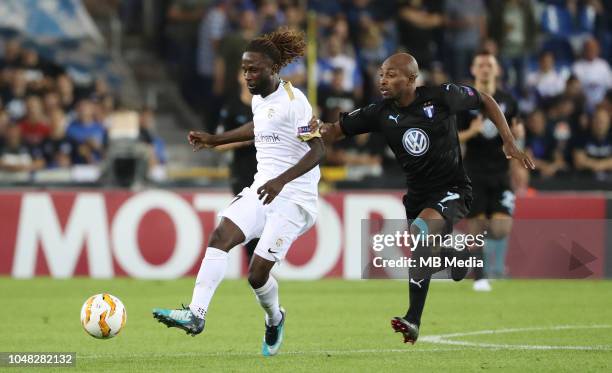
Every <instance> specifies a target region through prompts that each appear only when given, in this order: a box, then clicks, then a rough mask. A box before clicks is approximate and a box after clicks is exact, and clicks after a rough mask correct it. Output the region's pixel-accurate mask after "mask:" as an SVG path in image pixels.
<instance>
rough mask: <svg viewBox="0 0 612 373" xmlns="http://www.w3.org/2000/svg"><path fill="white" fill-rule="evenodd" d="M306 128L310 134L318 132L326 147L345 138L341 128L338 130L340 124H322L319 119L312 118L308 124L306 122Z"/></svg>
mask: <svg viewBox="0 0 612 373" xmlns="http://www.w3.org/2000/svg"><path fill="white" fill-rule="evenodd" d="M308 126H309V127H310V132H311V133H315V132H317V130H318V131H319V132H320V133H321V137H322V138H323V141H324V142H325V144H328V145H329V144H333V143H334V142H336V141H338V140H342V139H343V138H344V137H345V136H344V133H343V132H342V128H340V122H335V123H323V122H321V120H320V119H318V118H317V117H314V116H313V117H312V119H311V120H310V122H308Z"/></svg>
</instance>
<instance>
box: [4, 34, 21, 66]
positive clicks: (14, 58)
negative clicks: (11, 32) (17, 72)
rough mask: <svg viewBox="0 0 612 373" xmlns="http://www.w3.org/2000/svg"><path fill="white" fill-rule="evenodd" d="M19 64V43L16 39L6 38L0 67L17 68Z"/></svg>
mask: <svg viewBox="0 0 612 373" xmlns="http://www.w3.org/2000/svg"><path fill="white" fill-rule="evenodd" d="M20 64H21V43H20V42H19V40H18V39H8V40H7V41H6V42H5V43H4V54H3V55H2V58H1V59H0V69H7V68H17V67H19V66H20Z"/></svg>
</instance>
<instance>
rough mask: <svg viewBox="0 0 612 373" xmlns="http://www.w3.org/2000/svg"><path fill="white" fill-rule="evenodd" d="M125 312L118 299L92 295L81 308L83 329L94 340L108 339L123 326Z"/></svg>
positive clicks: (103, 295) (109, 296)
mask: <svg viewBox="0 0 612 373" xmlns="http://www.w3.org/2000/svg"><path fill="white" fill-rule="evenodd" d="M126 320H127V311H126V310H125V307H124V306H123V303H121V301H120V300H119V298H117V297H115V296H113V295H110V294H107V293H104V294H96V295H92V296H91V297H89V299H87V300H86V301H85V303H84V304H83V308H81V324H82V325H83V329H85V331H86V332H87V333H88V334H89V335H91V336H92V337H94V338H100V339H108V338H112V337H114V336H116V335H117V334H119V332H120V331H121V329H123V327H124V326H125V321H126Z"/></svg>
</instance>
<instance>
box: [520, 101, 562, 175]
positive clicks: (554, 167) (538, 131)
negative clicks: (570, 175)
mask: <svg viewBox="0 0 612 373" xmlns="http://www.w3.org/2000/svg"><path fill="white" fill-rule="evenodd" d="M568 134H569V128H568ZM566 140H567V139H566ZM526 148H527V152H528V154H529V155H530V156H531V158H532V159H533V161H534V163H535V164H536V170H537V172H539V174H540V176H542V177H544V178H548V177H551V176H554V175H555V174H556V173H557V172H559V171H561V170H564V169H565V168H566V163H565V160H564V157H563V151H562V148H561V147H560V146H559V144H558V142H557V140H556V139H555V137H554V136H553V134H552V133H551V131H549V130H547V128H546V117H545V116H544V113H543V112H542V111H541V110H536V111H534V112H533V113H531V114H529V117H528V118H527V142H526Z"/></svg>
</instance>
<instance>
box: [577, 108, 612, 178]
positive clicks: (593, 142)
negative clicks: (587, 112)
mask: <svg viewBox="0 0 612 373" xmlns="http://www.w3.org/2000/svg"><path fill="white" fill-rule="evenodd" d="M574 166H575V167H576V169H578V170H586V171H590V172H592V173H594V174H595V177H596V178H597V179H600V180H606V179H609V178H610V177H611V176H612V133H611V131H610V113H608V111H607V110H606V109H605V108H603V107H598V108H597V109H596V110H595V112H594V113H593V119H592V121H591V130H590V132H589V133H588V134H587V135H586V136H584V137H583V138H582V139H579V141H578V144H577V146H576V147H575V149H574Z"/></svg>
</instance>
